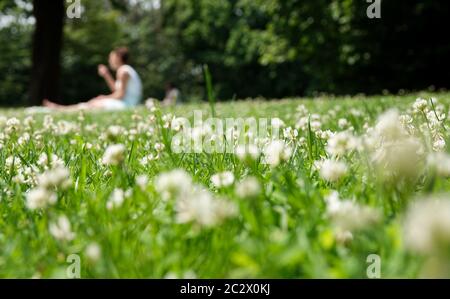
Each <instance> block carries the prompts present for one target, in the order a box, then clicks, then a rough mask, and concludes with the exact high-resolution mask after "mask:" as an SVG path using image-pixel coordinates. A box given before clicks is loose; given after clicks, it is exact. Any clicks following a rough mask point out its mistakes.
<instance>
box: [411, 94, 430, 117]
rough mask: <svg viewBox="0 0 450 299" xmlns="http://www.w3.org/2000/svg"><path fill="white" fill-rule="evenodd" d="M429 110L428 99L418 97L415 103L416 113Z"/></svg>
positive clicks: (414, 109)
mask: <svg viewBox="0 0 450 299" xmlns="http://www.w3.org/2000/svg"><path fill="white" fill-rule="evenodd" d="M427 110H428V101H427V100H425V99H421V98H418V99H416V101H415V102H414V104H413V111H414V113H421V112H426V111H427Z"/></svg>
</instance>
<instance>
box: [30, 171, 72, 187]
mask: <svg viewBox="0 0 450 299" xmlns="http://www.w3.org/2000/svg"><path fill="white" fill-rule="evenodd" d="M37 181H38V185H39V186H40V187H42V188H45V189H51V188H58V189H62V190H64V189H67V188H68V187H70V186H71V184H72V180H71V179H70V172H69V170H68V169H67V168H65V167H58V168H54V169H51V170H47V171H46V172H44V173H42V174H41V175H39V176H38V178H37Z"/></svg>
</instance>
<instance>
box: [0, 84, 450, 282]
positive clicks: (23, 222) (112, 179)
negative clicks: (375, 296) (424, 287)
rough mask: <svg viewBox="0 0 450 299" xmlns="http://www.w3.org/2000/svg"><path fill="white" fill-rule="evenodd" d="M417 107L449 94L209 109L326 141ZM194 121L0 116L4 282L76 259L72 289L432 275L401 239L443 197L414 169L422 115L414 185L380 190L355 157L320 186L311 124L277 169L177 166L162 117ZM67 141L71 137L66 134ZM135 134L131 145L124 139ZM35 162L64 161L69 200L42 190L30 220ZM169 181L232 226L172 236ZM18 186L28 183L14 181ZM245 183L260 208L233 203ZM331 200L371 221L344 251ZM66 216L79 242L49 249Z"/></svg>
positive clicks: (184, 157) (223, 161)
mask: <svg viewBox="0 0 450 299" xmlns="http://www.w3.org/2000/svg"><path fill="white" fill-rule="evenodd" d="M418 96H421V97H424V98H426V99H429V98H431V97H436V98H437V99H438V100H439V102H440V104H442V105H443V107H444V109H445V112H447V111H448V105H449V104H450V94H448V93H421V94H412V95H406V96H389V95H387V96H379V97H352V98H326V97H324V98H317V99H314V100H312V99H285V100H279V101H257V100H255V101H236V102H230V103H217V104H216V105H215V107H214V108H215V113H216V117H218V118H221V119H225V118H228V117H234V118H239V117H243V118H245V117H256V118H274V117H279V118H281V119H282V120H283V121H284V122H285V124H286V127H289V126H292V127H294V126H295V125H296V123H297V120H298V118H299V117H298V115H297V112H296V109H297V107H298V106H299V105H300V104H303V105H305V106H306V108H307V109H308V111H309V114H318V115H320V121H321V122H322V130H323V131H325V130H331V131H333V132H337V131H343V130H344V129H342V128H340V127H339V126H338V120H339V119H341V118H345V119H347V121H348V122H349V126H352V127H353V128H354V135H355V136H357V137H359V136H363V135H365V133H366V131H367V127H368V126H370V127H372V126H374V125H375V124H376V121H377V118H378V117H379V115H381V114H382V113H383V112H384V111H386V110H389V109H390V108H397V109H398V110H399V111H400V112H401V113H406V112H408V111H409V109H410V108H411V105H412V104H413V103H414V101H415V99H416V98H417V97H418ZM352 109H353V110H357V111H359V114H357V113H354V111H353V112H352ZM429 109H433V107H431V105H430V108H429ZM194 110H202V111H203V116H204V119H205V118H206V117H208V116H209V115H210V114H211V107H210V104H209V103H205V104H192V105H191V104H188V105H182V106H177V107H174V108H170V109H169V108H164V109H162V110H160V109H157V110H156V111H155V112H151V111H150V110H148V109H146V108H144V107H142V108H139V109H137V110H136V111H127V112H86V113H83V114H82V115H81V116H82V117H80V114H79V113H53V114H51V117H52V118H53V121H52V122H50V121H49V118H48V116H46V114H31V118H28V120H26V121H25V119H26V117H27V114H28V113H27V112H26V111H25V110H3V111H0V277H7V278H15V277H21V278H29V277H42V278H48V277H61V278H64V277H66V270H67V267H68V266H70V265H71V263H68V262H67V257H68V256H70V255H72V254H77V255H78V256H79V257H80V259H81V266H80V269H81V277H82V278H89V277H95V278H162V277H191V276H195V277H199V278H250V277H251V278H253V277H254V278H365V277H367V276H366V271H367V267H368V266H369V264H368V263H367V257H368V256H369V255H371V254H377V255H379V256H380V257H381V261H382V264H381V265H382V266H381V276H382V277H383V278H396V277H407V278H414V277H419V276H421V275H427V273H430V272H429V267H427V265H428V264H429V263H428V262H429V260H428V256H427V254H424V253H421V254H419V253H417V252H414V251H411V250H409V248H408V246H406V244H405V241H404V237H403V235H404V220H405V215H407V213H408V212H407V211H408V208H409V207H410V206H411V205H412V204H413V202H415V201H416V200H417V199H416V198H420V197H426V198H428V197H430V196H432V195H434V194H442V193H444V194H445V193H446V192H448V191H449V190H450V185H449V182H448V180H447V178H446V177H439V176H437V175H435V173H434V172H433V170H430V169H429V167H426V166H424V167H422V166H419V165H422V164H423V163H424V161H426V157H427V156H428V155H431V153H432V150H431V143H430V141H429V140H428V139H427V134H426V133H425V132H424V131H423V130H425V129H423V130H419V127H421V126H420V125H421V124H425V125H426V124H427V120H426V118H424V117H422V115H414V116H413V124H412V125H413V126H414V127H415V128H417V130H416V132H415V133H411V134H412V135H414V136H416V135H417V136H416V137H417V138H418V139H420V140H423V144H424V148H425V153H424V154H423V155H421V156H420V159H421V160H420V163H419V162H417V163H418V164H417V168H416V171H414V172H415V173H414V175H412V176H411V177H407V175H402V174H395V175H394V176H393V177H390V178H389V179H386V177H385V175H386V174H385V173H384V172H383V171H384V170H380V169H378V168H376V167H375V166H374V165H373V161H372V160H371V156H370V153H368V152H366V151H365V150H354V151H351V152H348V153H346V154H345V155H343V156H341V157H340V160H341V161H344V162H345V163H346V165H347V167H348V168H349V171H348V173H347V174H346V175H345V176H344V177H343V178H341V179H340V180H338V181H336V182H328V181H325V180H324V179H323V178H322V177H321V175H320V173H319V172H318V171H317V170H316V169H315V167H314V163H315V161H318V160H321V159H323V158H326V157H327V156H329V154H327V152H326V144H327V140H326V139H321V138H318V137H317V135H316V133H315V132H313V128H312V127H311V124H309V125H308V126H307V128H308V129H306V130H299V135H298V137H296V138H295V140H293V141H292V143H290V145H291V146H292V150H293V152H292V155H291V156H290V157H289V159H287V161H284V162H282V163H280V165H278V166H277V167H270V166H268V165H266V164H264V163H262V161H261V160H260V159H257V160H256V161H246V162H245V161H244V162H243V161H240V160H239V159H238V158H237V157H236V156H235V155H232V154H220V153H217V154H206V153H199V154H175V153H173V152H172V151H171V150H170V143H171V139H172V137H173V136H174V135H175V134H176V132H174V131H173V130H171V129H170V128H165V127H164V121H163V119H162V116H163V115H165V114H166V113H173V114H174V115H176V116H184V117H187V118H190V119H192V117H193V111H194ZM2 116H3V121H2V120H1V118H2ZM11 117H17V118H18V119H19V120H20V121H21V123H20V125H18V126H17V127H16V128H14V129H11V128H9V129H8V124H7V123H6V122H7V119H9V118H11ZM313 117H314V116H313ZM45 118H47V119H46V120H44V119H45ZM310 119H312V118H311V117H310ZM30 120H32V121H30ZM26 122H29V125H28V126H27V125H25V123H26ZM44 123H47V126H45V125H44ZM365 124H366V126H365ZM92 125H95V126H92ZM111 125H118V126H122V127H123V128H124V131H123V132H121V133H120V134H118V135H117V136H109V137H107V136H106V135H105V134H106V132H107V130H108V127H110V126H111ZM446 125H447V120H446V119H445V120H443V121H442V128H439V129H434V130H439V134H441V135H442V137H443V138H444V140H445V141H447V142H448V137H449V134H448V132H447V130H446V128H445V126H446ZM63 127H71V128H70V129H68V130H66V131H65V130H63ZM422 128H423V126H422ZM133 130H136V134H135V135H134V137H133V138H130V132H131V135H133ZM26 135H28V136H29V138H26ZM24 136H25V138H24ZM302 137H303V138H304V139H301V138H302ZM158 143H162V144H165V149H164V150H162V151H160V153H159V157H158V158H157V159H156V160H153V161H149V162H148V164H147V165H143V164H142V163H141V160H142V158H143V157H144V156H148V155H150V154H153V155H155V156H156V155H157V154H158V151H157V150H156V149H155V145H156V144H158ZM113 144H123V145H125V148H126V152H125V157H124V160H123V162H121V163H119V165H115V166H114V165H112V166H111V165H110V166H108V165H103V164H102V157H103V155H104V152H105V149H106V148H107V147H108V146H109V145H113ZM42 153H46V154H47V155H48V156H51V155H52V154H54V155H56V156H57V157H59V158H60V159H61V160H62V162H63V163H64V165H65V167H66V168H67V169H68V170H69V171H70V178H71V181H72V184H71V186H70V187H69V188H60V187H59V188H56V189H55V188H54V187H52V186H50V187H48V189H49V192H54V193H55V194H56V195H57V202H56V203H55V204H54V205H48V206H47V207H45V208H41V209H35V210H33V209H29V208H28V207H27V204H26V198H27V192H29V190H32V189H36V188H37V187H38V186H39V182H37V181H36V177H37V176H39V174H41V173H43V172H45V171H46V170H45V168H46V167H47V168H52V166H51V165H50V166H49V165H48V163H47V164H45V163H39V157H40V156H41V155H42ZM8 157H15V159H14V161H15V162H14V164H13V165H9V166H8V165H7V160H8ZM17 161H19V162H20V165H18V164H17ZM422 162H423V163H422ZM421 163H422V164H421ZM173 169H184V170H185V171H186V172H187V173H189V175H190V176H191V177H192V180H193V184H195V185H199V186H202V187H203V188H205V189H207V190H208V192H209V194H210V195H211V196H214V198H216V200H220V201H224V202H227V203H232V204H234V205H235V207H236V209H237V210H236V213H235V215H233V216H232V217H228V218H227V219H224V221H221V222H218V223H216V224H215V225H212V226H206V227H205V226H201V225H198V224H196V220H195V219H194V220H193V221H191V222H188V223H179V222H178V221H177V200H179V199H177V198H176V196H174V197H171V198H169V199H168V200H164V199H163V197H162V194H161V192H158V190H157V186H156V185H155V180H156V178H157V177H158V176H159V175H161V174H162V173H166V172H168V171H170V170H173ZM223 171H231V172H232V173H233V174H234V177H235V182H234V184H233V185H232V186H228V187H224V188H216V187H214V186H213V185H212V184H211V177H212V176H213V175H214V174H216V173H219V172H223ZM20 173H22V174H23V176H24V180H20V179H18V178H17V175H18V174H20ZM139 175H146V176H147V177H148V178H149V183H148V184H147V185H146V187H145V188H144V189H141V188H140V187H138V186H137V185H136V182H135V180H136V177H138V176H139ZM246 177H255V178H256V179H257V181H258V182H259V184H260V186H261V192H260V194H259V195H257V196H255V197H253V198H241V197H240V196H238V194H237V193H236V190H235V188H236V185H238V184H239V182H240V181H242V180H243V179H245V178H246ZM180 183H181V182H180ZM116 188H120V189H121V190H124V191H126V190H130V191H129V193H131V195H130V196H129V197H128V198H126V199H125V200H124V202H123V204H122V205H120V206H119V207H117V208H115V209H111V210H110V209H107V202H108V201H109V200H110V197H111V193H112V192H113V190H114V189H116ZM332 190H336V191H338V192H339V194H340V197H341V198H342V199H353V200H354V201H355V202H357V203H358V204H359V205H361V206H364V207H371V208H372V209H376V210H377V211H379V213H380V215H381V216H380V217H379V219H378V221H375V222H374V223H373V224H370V225H368V226H365V227H364V228H361V229H355V230H354V231H352V235H353V239H352V240H346V241H342V240H341V238H340V237H339V235H338V232H337V231H336V227H337V226H338V224H336V221H335V220H333V217H332V216H330V214H329V213H328V212H327V203H326V200H325V199H326V197H327V196H328V195H329V194H330V192H331V191H332ZM62 215H65V216H66V217H67V219H68V220H69V221H70V224H71V231H72V232H73V233H74V234H75V235H74V238H70V239H71V240H65V241H63V240H58V239H57V238H56V237H55V235H54V234H52V233H51V232H50V230H49V226H51V225H52V223H55V222H56V221H57V219H58V217H59V216H62ZM430 233H431V232H430ZM447 233H448V230H447ZM446 237H448V236H446ZM444 239H445V238H444ZM93 244H95V246H96V248H98V249H100V254H99V255H98V256H95V254H93V253H91V254H90V255H89V253H88V251H89V249H88V247H89V246H91V248H92V246H93ZM446 245H447V244H446V243H445V244H444V245H442V246H446ZM446 258H447V260H448V255H447V256H446ZM443 260H445V258H443ZM427 271H428V272H427ZM435 272H436V271H435ZM435 272H433V271H431V273H432V274H434V273H435ZM441 272H442V271H441ZM441 272H440V273H441ZM424 273H426V274H424ZM432 274H430V275H432ZM443 275H444V276H448V275H450V272H445V273H444V274H443Z"/></svg>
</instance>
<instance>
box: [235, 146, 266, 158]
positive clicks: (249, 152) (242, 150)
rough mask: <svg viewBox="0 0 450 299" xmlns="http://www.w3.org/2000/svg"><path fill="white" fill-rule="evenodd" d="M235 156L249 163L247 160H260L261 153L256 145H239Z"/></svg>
mask: <svg viewBox="0 0 450 299" xmlns="http://www.w3.org/2000/svg"><path fill="white" fill-rule="evenodd" d="M235 154H236V156H237V157H238V159H239V160H241V161H247V160H253V161H254V160H256V159H258V157H259V155H260V152H259V149H258V146H256V145H254V144H247V145H244V144H239V145H238V146H236V149H235Z"/></svg>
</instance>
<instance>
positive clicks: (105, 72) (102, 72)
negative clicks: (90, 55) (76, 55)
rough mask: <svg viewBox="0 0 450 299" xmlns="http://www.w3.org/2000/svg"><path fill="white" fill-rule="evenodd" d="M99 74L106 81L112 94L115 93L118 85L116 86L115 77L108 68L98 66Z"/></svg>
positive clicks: (101, 65)
mask: <svg viewBox="0 0 450 299" xmlns="http://www.w3.org/2000/svg"><path fill="white" fill-rule="evenodd" d="M98 74H99V75H100V76H102V77H103V79H105V81H106V84H108V87H109V89H110V90H111V92H115V91H116V84H115V81H114V77H113V76H112V75H111V73H110V72H109V70H108V68H107V67H106V66H105V65H103V64H100V65H99V66H98Z"/></svg>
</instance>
